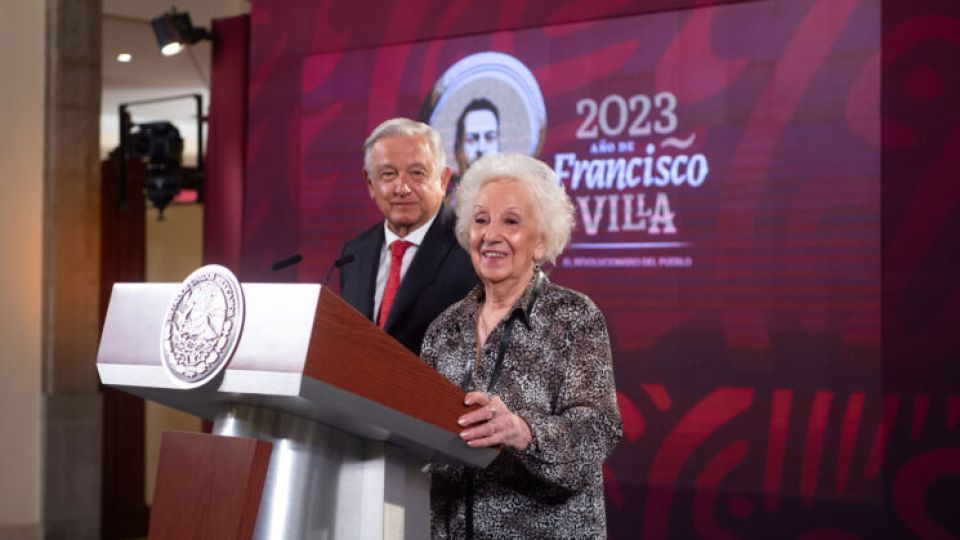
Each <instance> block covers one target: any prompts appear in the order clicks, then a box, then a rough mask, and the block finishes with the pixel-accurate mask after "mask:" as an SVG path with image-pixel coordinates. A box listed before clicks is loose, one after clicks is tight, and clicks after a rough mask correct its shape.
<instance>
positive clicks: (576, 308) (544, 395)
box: [421, 155, 622, 538]
mask: <svg viewBox="0 0 960 540" xmlns="http://www.w3.org/2000/svg"><path fill="white" fill-rule="evenodd" d="M572 228H573V205H572V204H571V203H570V199H569V198H568V197H567V195H566V193H565V192H564V191H563V188H561V187H560V185H559V184H558V183H557V180H556V176H555V175H554V173H553V171H552V170H551V169H550V168H549V167H548V166H547V165H546V164H544V163H543V162H541V161H538V160H536V159H533V158H531V157H527V156H521V155H495V156H485V157H483V158H481V159H480V160H478V161H477V162H475V163H474V164H473V165H472V166H471V167H470V169H469V170H468V171H467V173H466V174H465V175H464V177H463V180H462V182H461V184H460V187H459V188H458V190H457V225H456V232H457V238H458V240H459V242H460V244H461V245H462V246H463V247H464V248H465V249H466V250H467V251H468V252H469V253H470V258H471V260H472V261H473V267H474V269H475V270H476V271H477V274H478V276H479V277H480V282H481V284H480V285H478V286H477V287H476V288H475V289H474V290H473V291H471V292H470V293H469V294H468V295H467V296H466V298H464V299H463V300H461V301H460V302H458V303H456V304H454V305H452V306H450V308H448V309H447V310H446V311H445V312H443V313H442V314H441V315H440V316H439V317H438V318H437V319H436V320H435V321H433V323H432V324H431V325H430V327H429V329H428V330H427V334H426V337H425V338H424V341H423V348H422V351H421V355H422V357H423V358H424V360H425V361H426V362H427V363H428V364H430V365H431V366H433V367H434V368H435V369H437V371H439V372H440V373H441V374H443V375H444V376H445V377H446V378H447V379H449V380H450V381H452V382H454V383H455V384H458V385H460V387H461V388H463V390H464V391H466V392H467V396H466V403H467V405H480V406H481V408H479V409H476V410H473V411H472V412H470V413H467V414H465V415H463V416H462V417H461V418H460V425H462V426H463V428H464V429H463V432H462V433H461V437H462V438H463V440H464V441H466V444H468V445H469V446H471V447H483V446H497V447H500V448H501V450H502V452H501V454H500V455H499V456H498V457H497V459H496V460H495V461H494V462H493V463H492V464H491V465H490V466H489V467H487V468H486V469H482V470H477V469H471V468H464V467H457V466H449V465H435V466H433V468H432V488H431V510H432V523H431V530H432V533H433V536H434V537H435V538H470V537H476V538H551V537H560V538H605V537H606V517H605V511H604V499H603V479H602V477H601V466H602V465H603V461H604V460H605V459H606V458H607V456H608V455H609V454H610V452H611V451H612V450H613V448H614V446H615V445H616V444H617V442H618V441H619V439H620V437H621V435H622V426H621V422H620V414H619V412H618V410H617V403H616V392H615V389H614V382H613V366H612V363H611V359H610V343H609V338H608V335H607V328H606V324H605V323H604V320H603V315H602V314H601V313H600V311H599V310H598V309H597V307H596V306H595V305H594V304H593V302H592V301H591V300H590V299H589V298H587V297H586V296H585V295H583V294H581V293H577V292H574V291H571V290H569V289H565V288H563V287H560V286H557V285H554V284H553V283H551V282H550V281H549V280H548V279H547V277H546V276H545V275H544V274H543V273H542V272H541V271H540V264H541V263H543V262H554V261H555V260H556V258H557V256H558V255H559V254H560V252H561V251H562V250H563V248H564V246H565V245H566V243H567V242H568V240H569V239H570V231H571V229H572Z"/></svg>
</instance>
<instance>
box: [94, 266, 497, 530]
mask: <svg viewBox="0 0 960 540" xmlns="http://www.w3.org/2000/svg"><path fill="white" fill-rule="evenodd" d="M179 289H180V284H176V283H169V284H166V283H164V284H149V283H118V284H116V285H114V288H113V293H112V296H111V298H110V305H109V308H108V311H107V316H106V321H105V323H104V329H103V335H102V339H101V343H100V351H99V354H98V357H97V368H98V371H99V373H100V378H101V381H102V382H103V384H106V385H109V386H112V387H116V388H118V389H122V390H124V391H126V392H129V393H131V394H135V395H138V396H141V397H143V398H146V399H150V400H153V401H156V402H158V403H162V404H165V405H168V406H171V407H174V408H176V409H179V410H181V411H185V412H187V413H190V414H194V415H196V416H199V417H202V418H206V419H212V420H214V434H213V435H192V436H185V434H165V436H164V442H163V447H162V448H161V463H160V471H159V472H158V475H159V476H160V478H159V479H158V482H157V492H156V495H155V498H154V509H153V515H152V516H151V524H150V532H151V538H161V537H177V538H185V537H195V538H201V537H203V538H209V537H211V531H212V530H213V531H219V532H220V533H222V537H224V538H227V537H229V538H235V537H248V538H249V537H252V538H329V539H368V538H378V539H379V538H403V537H406V538H427V537H428V536H429V479H428V477H427V474H426V473H424V472H422V467H423V465H424V464H425V463H426V462H428V461H442V462H454V463H463V464H469V465H474V466H478V467H484V466H486V465H488V464H489V463H490V462H491V461H492V460H493V459H494V457H496V451H495V450H492V449H471V448H468V447H467V446H466V445H465V444H464V443H463V442H462V441H461V440H460V438H459V436H458V433H459V432H460V430H461V428H460V427H459V426H458V425H457V423H456V419H457V418H458V417H459V416H460V415H462V414H463V413H464V412H466V411H467V408H466V407H465V406H464V405H463V393H462V392H461V391H460V390H459V389H458V388H457V387H456V386H454V385H453V384H451V383H450V382H448V381H447V380H446V379H444V378H443V377H442V376H440V375H439V374H438V373H436V372H435V371H434V370H433V369H431V368H430V367H428V366H427V365H425V364H424V363H423V362H422V361H421V360H420V359H419V358H417V357H416V356H415V355H413V354H412V353H411V352H409V351H408V350H407V349H406V348H405V347H403V346H402V345H400V344H399V343H398V342H397V341H395V340H394V339H393V338H392V337H390V336H388V335H387V334H385V333H384V332H383V331H381V330H380V329H379V328H377V327H376V326H375V325H373V324H372V323H371V322H370V321H368V320H367V319H366V318H365V317H363V316H362V315H361V314H360V313H358V312H357V311H356V310H354V309H353V308H352V307H350V306H349V305H347V304H346V303H345V302H344V301H343V300H341V299H340V298H339V297H338V296H337V295H336V294H334V293H332V292H330V291H329V290H327V289H325V288H322V287H321V286H320V285H316V284H261V283H246V284H243V285H242V290H243V296H244V299H245V320H244V323H243V329H242V333H241V335H240V338H239V341H238V342H237V345H236V350H235V352H234V354H233V356H232V359H231V360H230V361H229V363H228V364H227V365H226V367H225V368H224V369H223V371H221V372H219V374H218V375H217V376H216V377H215V378H213V379H212V380H211V381H210V382H208V383H206V384H204V385H202V386H200V387H198V388H192V389H184V388H183V387H182V385H178V384H177V382H176V381H175V380H174V379H173V378H172V377H171V376H170V375H169V374H168V373H167V371H166V369H165V367H164V364H163V358H162V355H161V339H160V334H161V326H162V323H163V319H164V316H165V313H166V311H167V309H168V306H169V305H170V302H171V299H172V298H173V297H174V296H175V295H176V294H177V292H178V290H179ZM227 437H233V438H227ZM205 438H209V440H205ZM234 438H235V439H234ZM265 443H267V444H265ZM269 443H272V449H271V448H270V444H269ZM218 445H219V446H218ZM218 452H222V453H223V454H222V455H223V456H224V457H223V459H219V458H218V457H217V456H218V455H220V454H218ZM231 452H232V454H231ZM228 454H229V455H230V456H232V457H229V459H228V457H227V456H228ZM267 456H269V458H267ZM231 459H232V460H233V461H230V460H231ZM227 463H236V465H235V466H234V467H233V469H229V468H228V467H227V466H226V464H227ZM264 469H265V470H264ZM258 470H259V471H260V472H258ZM238 475H246V476H242V478H241V476H238ZM258 475H259V477H258ZM177 478H182V479H183V480H176V479H177ZM238 478H241V479H242V480H243V481H238ZM261 485H262V489H261V488H260V487H259V486H261ZM230 486H234V487H230ZM218 490H219V491H218ZM244 490H246V491H244ZM241 491H244V492H243V493H240V492H241ZM218 493H219V495H218ZM188 499H196V502H192V501H191V500H188ZM258 500H259V504H257V501H258ZM224 506H226V508H224ZM184 508H192V509H193V510H194V512H193V514H194V515H191V516H185V515H184ZM251 512H255V513H256V516H251ZM214 516H216V518H214ZM231 516H232V517H231ZM210 519H213V520H214V521H215V522H217V523H222V524H218V525H216V527H215V528H214V529H211V523H212V522H211V521H210ZM231 519H232V520H234V522H231V521H230V520H231ZM218 520H219V521H218ZM213 536H220V534H219V533H216V534H213Z"/></svg>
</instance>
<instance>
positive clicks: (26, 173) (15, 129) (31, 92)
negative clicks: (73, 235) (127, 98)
mask: <svg viewBox="0 0 960 540" xmlns="http://www.w3.org/2000/svg"><path fill="white" fill-rule="evenodd" d="M0 50H3V51H7V52H13V54H2V55H0V103H2V104H3V110H4V114H3V119H4V122H3V129H0V164H2V170H0V193H2V195H0V253H2V254H3V264H0V306H2V309H0V344H2V347H0V486H2V489H0V538H12V537H14V536H15V535H19V533H27V534H29V531H30V530H31V529H33V530H37V529H35V527H37V524H38V523H39V521H40V478H41V477H40V473H41V471H40V462H41V453H40V450H41V448H40V434H41V431H40V415H41V412H40V391H41V388H40V373H41V337H40V335H41V334H40V328H41V315H40V314H41V279H42V269H41V260H42V258H41V252H42V248H43V242H42V232H43V231H42V218H41V216H42V208H43V122H44V113H43V107H44V76H43V73H44V3H43V2H37V1H35V0H4V1H3V7H2V14H0ZM15 531H18V532H15Z"/></svg>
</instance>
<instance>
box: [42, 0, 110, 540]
mask: <svg viewBox="0 0 960 540" xmlns="http://www.w3.org/2000/svg"><path fill="white" fill-rule="evenodd" d="M101 12H102V6H101V2H100V0H47V2H46V47H47V51H46V104H45V109H46V121H45V133H44V201H43V202H44V204H43V312H42V320H43V347H42V348H43V421H44V437H43V481H42V520H43V528H44V536H45V537H47V538H98V537H99V535H100V470H101V433H102V420H101V418H102V416H101V397H100V393H99V390H98V381H99V379H98V377H97V371H96V357H97V345H98V339H99V330H100V329H99V327H98V326H99V325H98V303H99V277H100V192H101V190H100V159H99V138H100V120H99V119H100V84H101V70H100V49H101V17H102V13H101Z"/></svg>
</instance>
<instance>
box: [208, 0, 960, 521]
mask: <svg viewBox="0 0 960 540" xmlns="http://www.w3.org/2000/svg"><path fill="white" fill-rule="evenodd" d="M881 21H882V22H881ZM958 42H960V6H957V4H956V3H955V2H950V1H940V2H936V1H926V0H925V1H922V2H912V3H910V4H909V5H906V3H899V2H897V3H894V2H890V3H880V2H877V1H869V0H840V1H838V0H793V1H755V2H739V3H733V2H731V3H720V4H717V3H715V2H695V1H681V0H677V1H673V2H667V1H663V2H645V3H644V6H642V7H637V6H634V5H632V4H631V3H626V2H616V1H604V2H599V1H590V2H587V1H567V2H554V3H550V5H549V6H547V5H546V3H532V2H531V3H526V2H485V3H482V4H481V3H472V2H467V1H453V2H439V1H436V2H433V1H428V0H420V1H414V2H377V3H374V2H351V3H349V4H345V3H340V2H332V1H327V2H312V1H306V0H303V1H297V2H287V3H283V4H282V5H281V4H277V3H273V2H254V4H253V10H252V15H251V25H250V49H249V54H250V61H249V68H248V72H249V76H248V77H249V83H248V85H247V91H248V97H247V99H248V111H247V112H248V117H247V130H246V150H247V156H246V160H247V161H246V168H245V172H246V179H245V183H244V184H243V193H244V196H243V201H244V202H243V213H242V216H243V217H242V221H243V225H242V231H243V235H242V240H240V244H241V245H240V258H241V261H240V267H239V271H240V273H241V274H242V275H244V276H246V277H248V278H259V277H260V276H262V274H263V271H264V270H265V269H266V268H268V267H269V264H270V263H271V262H273V261H274V260H277V259H280V258H283V257H285V256H287V255H289V254H291V253H297V252H300V253H303V254H304V256H305V261H304V263H303V264H301V265H300V266H299V267H298V269H296V270H290V271H288V273H287V274H280V275H278V276H274V277H273V279H278V280H279V279H299V280H302V281H318V280H320V279H322V276H323V273H324V272H325V271H326V268H327V267H328V265H329V264H330V263H331V262H332V260H333V259H334V258H335V257H336V255H337V253H338V251H339V247H340V245H341V244H342V242H343V241H344V240H345V239H346V238H349V237H350V236H353V235H354V234H356V233H358V232H359V231H360V230H362V229H363V228H365V227H366V226H368V225H369V224H371V223H373V222H374V221H375V220H376V219H377V217H378V216H377V214H376V211H375V209H374V208H373V205H372V204H370V202H369V200H368V199H367V197H366V194H365V190H364V188H363V185H362V177H361V175H360V168H361V164H362V149H361V144H362V141H363V138H364V137H365V135H366V134H367V133H368V132H369V130H370V129H371V128H372V127H373V126H375V125H376V124H377V123H379V122H380V121H381V120H383V119H385V118H387V117H390V116H395V115H403V116H410V117H417V116H418V115H420V114H421V110H422V108H423V105H424V103H425V101H429V99H428V98H429V96H430V91H431V89H432V88H433V85H434V83H435V82H436V81H437V79H438V77H440V76H441V75H442V74H443V73H444V71H445V70H446V69H447V68H449V67H450V66H451V65H453V64H455V63H456V62H457V61H458V60H460V59H462V58H464V57H465V56H468V55H470V54H472V53H475V52H480V51H498V52H502V53H506V54H509V55H511V56H513V57H514V58H516V59H517V60H519V61H520V62H522V63H523V64H524V65H525V66H526V67H527V68H529V70H530V72H531V73H532V74H533V76H534V77H535V79H536V82H537V84H538V86H539V89H540V91H541V92H542V94H543V98H544V102H545V116H546V121H545V131H544V139H543V144H542V147H541V148H540V149H539V151H538V154H537V155H538V156H539V157H540V158H541V159H543V160H544V161H546V162H547V163H548V164H550V165H552V166H555V168H556V169H557V170H558V172H559V173H560V174H561V176H562V177H563V181H564V184H565V187H566V188H567V190H568V192H570V194H571V196H573V198H574V200H575V203H576V204H577V206H578V231H577V232H576V233H575V237H574V245H573V246H571V248H570V249H568V251H567V252H566V253H565V255H564V258H563V259H561V261H559V263H558V266H557V268H555V269H554V270H553V272H552V279H554V280H555V281H557V282H559V283H561V284H563V285H566V286H569V287H572V288H575V289H578V290H581V291H583V292H586V293H587V294H589V295H590V296H591V297H592V298H594V300H595V301H597V303H598V305H599V306H600V307H601V309H602V310H603V311H604V313H605V315H606V317H607V321H608V325H609V327H610V330H611V335H612V339H613V346H614V359H615V367H616V375H617V386H618V390H619V393H620V405H621V412H622V413H623V416H624V422H625V430H626V437H625V440H624V442H623V443H622V445H621V446H620V447H619V448H618V450H617V452H616V453H615V455H614V456H613V457H612V458H611V459H610V460H609V461H608V463H607V465H606V467H605V474H606V480H607V496H608V514H609V524H610V531H611V537H615V538H631V537H635V536H636V535H637V533H638V532H642V533H643V535H644V537H645V538H667V537H670V538H677V537H722V538H732V537H757V538H761V537H771V536H775V537H804V538H826V537H831V538H841V537H842V538H871V537H878V536H882V535H884V534H889V535H895V536H901V535H908V534H918V535H921V536H925V537H936V536H937V535H938V534H940V535H946V536H945V537H948V536H949V535H951V534H952V535H956V534H960V517H958V513H957V512H956V503H955V501H956V500H958V498H960V489H958V488H960V476H958V474H960V466H958V465H957V464H958V463H960V459H958V458H960V445H958V440H960V437H958V430H957V424H958V421H960V382H958V381H960V377H958V375H960V374H958V373H957V372H958V367H957V366H958V362H957V358H958V354H957V353H958V352H960V338H958V334H960V332H958V329H960V324H958V323H960V320H958V315H957V313H958V312H960V287H958V279H957V278H958V275H960V272H958V270H960V262H958V256H957V249H956V247H955V245H956V238H957V237H958V233H960V205H958V199H960V183H958V182H957V181H956V179H957V178H960V174H958V172H960V171H958V170H957V169H958V166H957V165H956V164H955V162H954V159H953V158H954V156H956V155H958V152H957V150H958V148H957V146H958V145H960V100H958V99H957V96H958V92H957V85H958V83H960V69H958V68H960V66H958V65H957V64H958V58H960V55H958V54H957V53H958V50H960V47H958ZM221 88H223V87H221ZM222 91H229V90H228V89H225V88H224V89H223V90H222ZM220 94H221V91H220V90H218V89H217V87H216V86H215V87H214V96H213V100H214V103H215V102H216V100H217V99H219V98H218V95H220ZM665 94H669V95H670V96H672V98H670V97H660V98H658V97H657V96H662V95H665ZM611 96H619V97H621V98H623V99H622V101H621V100H620V99H618V98H616V97H611ZM635 96H646V98H647V99H649V101H650V104H651V107H650V110H649V111H648V116H647V117H645V118H639V113H638V111H639V109H629V108H622V106H621V104H626V103H632V104H635V105H638V106H642V104H643V102H644V99H645V98H643V97H635ZM881 96H882V97H881ZM671 100H675V105H670V103H671ZM583 102H593V104H594V105H593V106H596V107H597V108H598V109H599V110H600V111H601V112H600V114H599V115H598V116H596V117H594V118H593V119H592V120H591V119H590V118H589V116H590V113H589V110H590V108H591V105H590V104H589V103H587V104H581V103H583ZM604 104H606V105H604ZM628 109H629V110H628ZM621 111H623V115H624V116H623V120H624V122H626V123H625V124H622V129H621V123H620V112H621ZM670 115H673V116H674V117H675V118H673V119H671V118H670ZM647 118H648V119H649V121H650V122H651V125H653V124H652V122H656V121H659V122H660V129H658V128H657V127H656V126H655V125H653V126H654V129H652V130H643V129H640V130H634V131H632V132H631V130H629V129H628V126H631V125H633V124H631V123H632V122H634V121H636V124H635V125H636V126H639V127H640V128H642V127H643V126H644V125H645V124H644V121H645V120H646V119H647ZM670 126H673V127H672V128H670V129H667V128H668V127H670ZM594 131H595V132H596V135H592V134H593V132H594ZM215 134H216V132H215V131H214V132H213V135H215ZM213 135H212V136H213ZM670 139H672V141H669V140H670ZM211 144H212V145H215V144H216V141H214V140H213V139H212V140H211ZM697 155H699V156H701V158H697V159H700V162H702V164H703V165H702V167H701V169H700V170H699V172H698V171H697V170H693V171H690V170H689V169H688V170H687V172H688V173H690V174H691V175H693V176H696V177H697V178H698V182H699V183H697V182H694V181H692V180H691V181H687V182H684V181H682V180H680V181H678V180H677V178H676V176H674V177H673V179H672V180H674V181H672V182H661V183H660V184H658V183H657V182H656V181H650V182H647V183H646V184H644V183H643V182H634V183H633V184H629V182H627V184H629V185H624V182H621V185H620V186H618V185H617V182H616V180H614V181H612V182H611V184H610V185H607V184H605V183H603V182H601V181H599V179H600V178H601V177H602V176H603V175H602V173H600V172H599V171H601V170H604V169H602V168H603V167H604V166H605V165H604V163H606V162H607V161H610V162H614V163H615V162H616V160H618V159H621V160H623V161H624V162H625V163H626V162H629V160H630V159H632V158H637V159H638V160H642V158H644V157H648V156H649V157H651V158H652V159H653V160H655V159H657V158H658V157H661V156H666V157H665V158H664V159H666V160H668V161H669V162H677V161H678V160H680V156H685V160H686V162H687V163H688V164H689V163H692V162H693V160H694V156H697ZM681 161H682V160H681ZM600 162H602V163H600ZM577 163H580V166H581V167H582V169H581V170H580V174H579V176H578V174H577V173H576V170H575V169H576V167H577V166H578V165H577ZM598 163H599V164H598ZM636 163H638V164H642V161H637V162H636ZM665 163H666V162H665ZM591 167H593V169H591ZM637 167H638V168H636V169H635V171H640V170H641V167H642V165H637ZM654 169H655V168H654ZM591 170H592V171H593V172H591ZM628 176H629V175H628ZM641 176H642V175H641ZM661 184H665V185H661ZM694 184H696V185H694ZM641 196H642V198H643V200H644V201H645V205H646V206H645V207H644V208H643V209H642V211H641V210H637V214H636V215H634V216H633V217H636V216H637V215H641V214H643V212H644V211H647V209H648V208H649V210H650V212H653V213H656V211H657V210H656V209H655V202H656V203H660V204H666V205H667V206H666V208H665V207H660V208H659V211H660V214H659V215H660V217H664V216H669V220H667V221H669V227H668V226H666V225H667V223H666V222H665V221H663V222H661V225H662V226H661V227H660V230H659V231H658V232H652V231H651V229H652V227H650V226H649V223H648V226H647V227H645V228H638V227H633V229H632V230H628V228H627V227H624V225H625V220H627V219H630V216H628V215H627V214H626V213H624V212H625V211H624V208H626V207H628V205H630V204H636V202H637V201H638V200H639V199H640V198H641ZM208 206H209V205H208ZM209 211H211V209H209V208H208V212H209ZM648 217H649V216H648ZM227 236H229V235H227ZM207 238H208V242H216V241H217V234H212V235H208V237H207ZM228 240H229V241H230V242H237V240H236V235H234V236H233V237H229V238H228Z"/></svg>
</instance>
